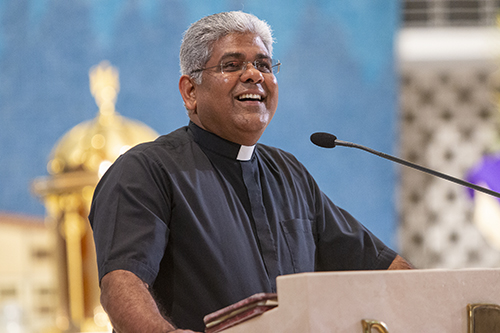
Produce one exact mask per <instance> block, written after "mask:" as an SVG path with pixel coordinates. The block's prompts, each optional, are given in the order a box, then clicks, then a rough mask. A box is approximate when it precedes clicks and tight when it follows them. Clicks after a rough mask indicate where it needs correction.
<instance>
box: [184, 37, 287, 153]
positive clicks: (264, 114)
mask: <svg viewBox="0 0 500 333" xmlns="http://www.w3.org/2000/svg"><path fill="white" fill-rule="evenodd" d="M262 58H270V55H269V54H268V52H267V49H266V47H265V45H264V43H263V42H262V40H261V39H260V37H258V36H257V35H255V34H252V33H245V34H238V33H233V34H229V35H227V36H225V37H223V38H221V39H219V40H218V41H217V42H215V43H214V45H213V51H212V56H211V58H210V60H209V61H208V62H207V63H206V64H205V68H207V69H206V70H204V71H203V78H202V82H201V84H199V85H197V84H196V83H195V82H194V80H193V79H192V78H190V77H189V76H186V75H183V76H182V77H181V79H180V81H179V89H180V91H181V95H182V98H183V99H184V103H185V105H186V108H187V109H188V110H189V117H190V119H191V120H192V121H193V122H194V123H195V124H197V125H198V126H200V127H201V128H203V129H205V130H207V131H209V132H212V133H214V134H216V135H218V136H220V137H222V138H224V139H226V140H229V141H232V142H235V143H239V144H242V145H247V146H251V145H254V144H255V143H256V142H257V141H258V140H259V138H260V136H261V135H262V133H263V132H264V130H265V129H266V127H267V125H268V124H269V122H270V121H271V119H272V117H273V116H274V113H275V111H276V108H277V106H278V82H277V80H276V77H275V76H274V75H273V74H272V73H269V74H264V73H261V72H260V71H258V70H257V69H255V68H254V67H253V65H251V64H248V65H247V67H246V69H244V70H243V71H237V72H225V73H221V71H220V67H218V65H220V64H221V62H222V61H224V62H226V61H231V60H239V61H249V62H253V61H254V60H256V59H262ZM213 66H215V68H209V67H213Z"/></svg>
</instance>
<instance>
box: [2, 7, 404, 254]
mask: <svg viewBox="0 0 500 333" xmlns="http://www.w3.org/2000/svg"><path fill="white" fill-rule="evenodd" d="M214 3H215V2H209V1H206V0H189V1H180V0H135V1H134V0H71V1H68V0H0V211H9V212H19V213H25V214H31V215H40V216H42V215H44V207H43V205H42V203H41V202H40V201H39V200H38V199H36V198H35V197H34V196H33V195H32V194H31V193H30V190H29V187H30V183H31V181H32V180H33V179H34V178H35V177H38V176H44V175H47V171H46V164H47V161H48V156H49V154H50V151H51V149H52V147H53V146H54V145H55V143H56V142H57V140H58V139H59V138H60V137H61V136H62V135H63V134H64V133H65V132H66V131H68V130H69V129H71V128H72V127H73V126H75V125H76V124H78V123H80V122H82V121H85V120H89V119H91V118H93V117H94V116H95V115H96V112H97V107H96V105H95V103H94V100H93V97H92V96H91V94H90V92H89V88H88V86H89V82H88V71H89V69H90V67H92V66H94V65H96V64H98V63H99V62H101V61H102V60H105V59H107V60H109V61H110V62H111V64H112V65H113V66H116V67H118V68H119V71H120V82H121V91H120V94H119V96H118V102H117V110H118V111H119V112H120V113H121V114H122V115H124V116H126V117H129V118H133V119H137V120H140V121H142V122H144V123H146V124H147V125H149V126H151V127H152V128H153V129H155V130H156V131H158V132H159V133H168V132H170V131H172V130H174V129H176V128H178V127H180V126H183V125H185V124H187V121H188V119H187V116H186V115H185V111H184V109H183V106H182V99H181V97H180V95H179V93H178V89H177V83H178V78H179V67H178V51H179V46H180V40H181V37H182V33H183V31H184V30H185V29H187V27H188V26H189V24H191V23H192V22H194V21H196V20H198V19H199V18H201V17H202V16H205V15H208V14H212V13H215V12H220V11H224V10H243V11H246V12H250V13H253V14H255V15H257V16H258V17H260V18H262V19H264V20H266V21H268V22H269V23H270V24H271V26H272V27H273V29H274V35H275V38H276V40H277V44H276V45H275V51H274V55H275V58H278V59H280V60H281V61H282V63H283V66H282V71H281V72H280V73H279V74H278V75H279V77H278V80H279V84H280V102H279V106H278V111H277V114H276V116H275V118H274V119H273V121H272V123H271V125H270V126H269V127H268V129H267V131H266V133H265V134H264V136H263V137H262V139H261V142H263V143H266V144H271V145H275V146H278V147H280V148H283V149H285V150H287V151H290V152H292V153H294V154H295V155H296V156H297V157H298V158H299V160H301V161H302V162H303V163H304V164H305V165H306V166H307V167H308V168H309V170H310V171H311V173H312V174H313V175H314V176H315V177H316V180H317V182H318V183H319V184H320V186H321V188H322V189H323V190H324V191H325V192H326V193H327V194H328V195H329V196H330V198H332V200H333V201H334V202H336V203H337V204H338V205H339V206H341V207H343V208H346V209H347V210H349V211H350V212H351V213H352V214H353V215H354V216H356V217H357V218H358V219H359V220H361V221H362V222H363V223H364V224H365V225H366V226H368V227H369V228H370V229H371V230H372V231H374V232H375V233H376V234H377V235H378V236H379V237H380V238H382V239H383V240H384V241H386V242H388V243H389V244H391V245H393V244H395V242H394V239H393V237H394V230H395V223H396V222H395V220H396V211H395V205H394V187H395V177H396V173H395V167H394V166H393V165H392V164H390V163H389V162H387V161H384V160H381V159H380V158H378V157H375V156H371V155H368V154H366V153H364V152H361V151H355V150H350V149H348V148H336V149H335V150H326V149H322V148H318V147H316V146H314V145H312V144H311V143H310V141H309V136H310V134H311V133H313V132H316V131H327V132H331V133H334V134H335V135H337V136H338V137H339V139H342V140H346V141H353V142H357V143H360V144H365V145H368V146H370V147H372V148H374V149H377V150H381V151H384V152H387V153H392V152H393V148H394V147H395V118H396V116H395V114H396V103H397V95H396V75H395V59H394V54H393V42H394V34H395V31H396V30H397V28H398V23H399V6H398V1H397V0H351V1H345V0H317V1H311V0H277V1H268V0H265V1H264V0H253V1H251V0H248V1H243V0H238V1H235V0H233V1H230V0H227V1H218V2H217V4H214Z"/></svg>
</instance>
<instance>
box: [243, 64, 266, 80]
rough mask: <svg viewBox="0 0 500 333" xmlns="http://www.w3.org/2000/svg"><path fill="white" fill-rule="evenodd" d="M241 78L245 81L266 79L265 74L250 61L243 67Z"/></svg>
mask: <svg viewBox="0 0 500 333" xmlns="http://www.w3.org/2000/svg"><path fill="white" fill-rule="evenodd" d="M240 80H241V81H243V82H252V83H261V82H263V81H264V75H262V73H261V71H259V70H258V69H257V68H255V66H254V65H253V63H251V62H250V61H249V62H247V63H246V64H245V67H243V71H242V72H241V76H240Z"/></svg>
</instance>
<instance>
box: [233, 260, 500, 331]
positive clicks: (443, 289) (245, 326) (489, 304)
mask: <svg viewBox="0 0 500 333" xmlns="http://www.w3.org/2000/svg"><path fill="white" fill-rule="evenodd" d="M277 289H278V304H279V305H278V306H277V307H275V308H272V309H271V310H269V311H266V312H264V313H263V314H261V315H259V316H257V317H254V318H252V319H249V320H247V321H245V322H242V323H240V324H238V325H236V326H233V327H230V328H228V329H226V330H224V333H248V332H259V333H281V332H283V333H285V332H286V333H290V332H301V333H323V332H325V333H326V332H328V333H330V332H335V333H344V332H345V333H356V332H359V333H365V332H390V333H423V332H425V333H467V332H470V333H495V332H500V322H499V318H500V315H499V313H500V307H499V306H498V305H500V269H466V270H410V271H360V272H325V273H303V274H294V275H286V276H281V277H278V280H277ZM482 310H485V311H482ZM469 313H471V314H475V315H476V317H474V315H473V316H470V315H469ZM363 320H364V324H363V323H362V321H363Z"/></svg>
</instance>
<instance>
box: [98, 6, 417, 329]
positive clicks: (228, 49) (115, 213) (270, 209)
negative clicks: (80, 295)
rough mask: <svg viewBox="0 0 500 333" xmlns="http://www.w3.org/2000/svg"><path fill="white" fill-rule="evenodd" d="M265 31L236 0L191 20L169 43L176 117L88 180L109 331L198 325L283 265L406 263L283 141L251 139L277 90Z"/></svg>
mask: <svg viewBox="0 0 500 333" xmlns="http://www.w3.org/2000/svg"><path fill="white" fill-rule="evenodd" d="M272 42H273V40H272V35H271V30H270V28H269V26H268V25H267V24H266V23H265V22H263V21H261V20H259V19H257V18H256V17H255V16H253V15H249V14H245V13H242V12H229V13H220V14H216V15H212V16H208V17H205V18H203V19H201V20H200V21H198V22H196V23H194V24H193V25H192V26H191V27H190V28H189V29H188V30H187V31H186V33H185V35H184V39H183V43H182V46H181V51H180V61H181V70H182V74H183V75H182V76H181V78H180V81H179V90H180V93H181V95H182V98H183V100H184V104H185V107H186V109H187V110H188V115H189V118H190V123H189V125H188V126H186V127H183V128H180V129H178V130H177V131H174V132H172V133H170V134H168V135H165V136H161V137H160V138H158V139H157V140H156V141H155V142H152V143H146V144H142V145H139V146H137V147H135V148H133V149H131V150H130V151H129V152H127V153H126V154H124V155H122V156H121V157H120V158H119V159H118V160H117V161H116V162H115V163H114V164H113V166H112V167H111V168H110V170H109V171H108V172H107V173H106V175H105V176H104V177H103V179H102V180H101V182H100V184H99V185H98V187H97V189H96V192H95V195H94V201H93V204H92V210H91V214H90V221H91V224H92V227H93V229H94V238H95V242H96V251H97V260H98V265H99V278H100V279H101V289H102V295H101V300H102V303H103V306H104V308H105V310H106V311H107V313H108V314H109V316H110V319H111V321H112V323H113V326H114V328H115V330H116V331H117V332H170V331H175V329H176V327H180V328H181V329H192V330H197V331H203V330H204V325H203V321H202V319H203V316H205V315H207V314H208V313H210V312H213V311H215V310H218V309H220V308H222V307H225V306H227V305H230V304H232V303H235V302H237V301H239V300H241V299H244V298H246V297H248V296H251V295H253V294H255V293H259V292H275V291H276V277H277V276H279V275H283V274H292V273H299V272H308V271H315V270H316V271H326V270H352V269H358V270H359V269H387V268H390V269H392V268H394V269H397V268H407V267H408V264H407V263H406V262H405V261H404V260H403V259H402V258H401V257H399V256H397V255H396V253H394V252H393V251H392V250H391V249H389V248H387V247H386V246H385V245H384V244H383V243H382V242H380V240H378V239H377V238H376V237H375V236H373V235H372V234H371V233H370V232H369V231H368V230H366V229H365V228H364V227H363V226H362V225H361V224H359V223H358V222H357V221H356V220H355V219H354V218H353V217H352V216H350V215H349V214H348V213H347V212H345V211H343V210H342V209H340V208H338V207H336V206H335V205H334V204H333V203H332V202H331V201H330V200H329V199H328V198H327V197H326V196H325V195H324V194H323V193H322V192H321V191H320V190H319V188H318V187H317V185H316V183H315V182H314V180H313V178H312V177H311V176H310V175H309V173H308V172H307V170H306V169H305V168H304V167H303V166H302V164H300V163H299V162H298V161H297V160H296V159H295V158H294V157H293V156H292V155H291V154H289V153H286V152H283V151H281V150H279V149H277V148H273V147H268V146H265V145H262V144H257V141H258V140H259V138H260V136H261V135H262V133H263V132H264V130H265V129H266V127H267V125H268V124H269V122H270V121H271V119H272V117H273V115H274V112H275V111H276V108H277V104H278V82H277V79H276V74H277V72H278V71H279V63H277V62H276V61H274V60H272ZM151 294H154V295H155V296H154V298H153V296H151ZM160 308H161V309H162V310H160ZM178 331H179V332H182V330H178Z"/></svg>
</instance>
